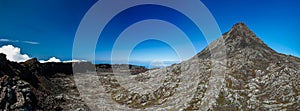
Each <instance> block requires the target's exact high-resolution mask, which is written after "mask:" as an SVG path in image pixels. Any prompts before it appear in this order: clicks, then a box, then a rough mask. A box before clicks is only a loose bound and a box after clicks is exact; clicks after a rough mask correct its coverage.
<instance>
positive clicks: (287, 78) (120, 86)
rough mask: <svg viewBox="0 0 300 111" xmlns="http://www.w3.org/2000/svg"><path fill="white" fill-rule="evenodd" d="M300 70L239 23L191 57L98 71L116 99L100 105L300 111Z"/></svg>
mask: <svg viewBox="0 0 300 111" xmlns="http://www.w3.org/2000/svg"><path fill="white" fill-rule="evenodd" d="M299 68H300V59H299V58H297V57H294V56H290V55H284V54H280V53H277V52H275V51H274V50H272V49H271V48H270V47H268V46H267V45H266V44H265V43H264V42H263V41H262V40H260V39H259V38H258V37H257V36H256V35H255V34H254V33H253V32H252V31H251V30H250V29H249V28H248V27H247V26H246V25H245V24H244V23H238V24H235V25H234V26H233V27H232V29H231V30H230V31H228V32H227V33H225V34H223V35H222V37H220V38H219V39H218V40H216V41H214V42H212V43H211V44H210V45H209V46H208V47H207V48H205V49H204V50H203V51H201V52H200V53H199V54H197V55H196V56H194V57H193V58H191V59H190V60H187V61H183V62H182V63H179V64H174V65H172V66H169V67H166V68H162V69H157V70H150V71H148V72H146V73H142V74H139V75H133V76H130V77H129V78H125V79H124V78H120V77H118V76H114V75H100V81H101V84H102V85H103V86H104V90H103V91H102V92H101V93H99V94H106V96H111V99H112V100H113V101H114V102H116V103H114V102H109V104H108V103H107V104H105V103H104V104H103V106H101V108H106V109H111V110H133V109H134V110H179V109H182V110H300V95H299V91H300V71H299ZM129 80H136V81H129ZM132 82H135V84H133V83H132ZM136 84H138V85H136ZM103 99H106V100H107V101H110V100H108V99H107V98H103ZM124 105H125V106H128V107H124Z"/></svg>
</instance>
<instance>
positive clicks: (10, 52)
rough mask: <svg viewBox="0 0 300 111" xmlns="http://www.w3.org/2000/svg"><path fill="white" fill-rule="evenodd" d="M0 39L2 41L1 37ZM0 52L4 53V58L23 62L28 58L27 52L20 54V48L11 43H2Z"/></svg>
mask: <svg viewBox="0 0 300 111" xmlns="http://www.w3.org/2000/svg"><path fill="white" fill-rule="evenodd" d="M0 41H3V39H0ZM0 53H4V54H5V55H6V58H7V59H8V60H10V61H15V62H24V61H26V60H28V59H30V57H29V56H28V55H27V54H21V49H20V48H18V47H14V46H12V45H4V46H2V47H0Z"/></svg>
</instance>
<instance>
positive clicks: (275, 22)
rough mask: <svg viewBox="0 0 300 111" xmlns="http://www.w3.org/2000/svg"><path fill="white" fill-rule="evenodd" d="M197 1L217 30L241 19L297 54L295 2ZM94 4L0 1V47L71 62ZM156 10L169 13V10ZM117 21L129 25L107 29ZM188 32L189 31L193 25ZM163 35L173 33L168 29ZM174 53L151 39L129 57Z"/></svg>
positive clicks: (299, 37)
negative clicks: (76, 39) (82, 25)
mask: <svg viewBox="0 0 300 111" xmlns="http://www.w3.org/2000/svg"><path fill="white" fill-rule="evenodd" d="M201 1H202V2H203V3H204V4H205V5H206V7H207V8H208V9H209V10H210V11H211V13H212V14H213V16H214V17H215V19H216V21H217V23H218V25H219V26H220V29H221V31H222V33H224V32H226V31H228V30H229V29H230V28H231V27H232V25H233V24H235V23H237V22H244V23H246V24H247V25H248V27H249V28H250V29H251V30H252V31H254V32H255V33H256V34H257V35H258V36H259V37H260V38H261V39H262V40H263V41H264V42H265V43H266V44H268V45H269V46H270V47H271V48H273V49H275V50H276V51H278V52H281V53H285V54H292V55H295V56H298V57H300V48H299V45H298V44H299V41H300V31H298V29H300V13H299V10H300V7H299V6H298V4H300V1H297V0H272V1H270V0H201ZM94 3H96V0H51V1H50V0H48V1H40V0H26V1H22V0H0V46H3V45H9V44H10V45H13V46H15V47H19V48H21V53H24V54H28V55H29V56H30V57H37V58H39V59H43V60H46V59H48V58H51V57H53V56H54V57H57V58H60V59H61V60H70V59H72V46H73V41H74V37H75V33H76V30H77V28H78V26H79V24H80V21H81V19H82V18H83V16H84V15H85V13H86V12H87V11H88V9H89V8H90V7H91V6H92V5H93V4H94ZM136 11H137V10H136ZM160 13H170V14H172V13H171V12H170V11H165V12H160ZM128 14H129V15H127V16H121V17H120V18H121V19H125V20H126V19H128V18H126V17H130V13H128ZM131 14H133V13H131ZM131 16H133V15H131ZM145 16H146V15H145ZM147 16H151V14H147ZM168 19H170V18H168ZM181 19H182V18H180V16H178V17H176V18H171V19H170V20H174V21H175V22H176V23H178V24H183V26H186V28H190V27H192V25H191V24H188V25H187V24H184V23H186V22H183V23H180V21H181ZM122 24H128V23H127V22H124V23H115V24H113V25H112V26H113V28H112V29H115V30H117V29H118V28H120V27H121V26H122ZM188 30H191V31H192V32H193V30H192V29H188ZM137 33H138V32H137ZM108 34H109V33H108ZM167 34H169V35H172V34H174V33H172V32H168V33H167ZM195 35H197V34H195ZM109 36H110V35H107V36H104V38H103V39H102V40H105V41H106V43H107V44H113V42H114V38H110V37H109ZM189 37H190V39H191V40H192V42H193V43H195V44H200V45H198V47H196V51H197V52H200V51H201V49H202V48H203V47H204V46H205V45H207V44H206V43H205V40H204V38H203V37H198V36H197V37H196V36H189ZM1 39H2V41H1ZM5 40H10V41H5ZM129 41H130V40H129ZM182 44H184V43H182ZM110 49H111V46H110V45H105V44H104V45H103V44H98V45H97V49H96V51H95V52H96V56H97V58H96V59H97V60H98V61H97V62H99V63H101V62H107V59H108V55H109V54H110ZM143 52H145V53H143ZM175 54H176V53H175V51H174V50H173V49H172V47H170V46H169V45H167V44H165V43H163V42H160V41H155V40H153V41H145V42H142V43H141V44H139V45H137V46H136V48H134V50H133V51H132V54H131V56H130V59H132V60H136V61H142V60H141V59H144V60H145V58H147V59H149V60H150V59H152V60H164V59H168V60H167V61H176V60H177V59H178V57H177V56H176V55H175ZM149 60H147V61H149ZM136 63H137V64H142V65H146V64H147V63H138V62H136Z"/></svg>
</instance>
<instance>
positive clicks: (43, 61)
mask: <svg viewBox="0 0 300 111" xmlns="http://www.w3.org/2000/svg"><path fill="white" fill-rule="evenodd" d="M46 62H61V61H60V59H57V58H56V57H51V58H50V59H49V60H47V61H45V60H40V63H46Z"/></svg>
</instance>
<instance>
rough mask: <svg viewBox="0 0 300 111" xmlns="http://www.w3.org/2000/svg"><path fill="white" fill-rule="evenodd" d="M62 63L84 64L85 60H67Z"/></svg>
mask: <svg viewBox="0 0 300 111" xmlns="http://www.w3.org/2000/svg"><path fill="white" fill-rule="evenodd" d="M63 62H64V63H70V62H86V60H67V61H63Z"/></svg>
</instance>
